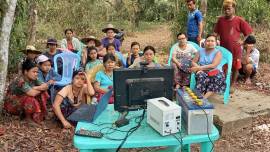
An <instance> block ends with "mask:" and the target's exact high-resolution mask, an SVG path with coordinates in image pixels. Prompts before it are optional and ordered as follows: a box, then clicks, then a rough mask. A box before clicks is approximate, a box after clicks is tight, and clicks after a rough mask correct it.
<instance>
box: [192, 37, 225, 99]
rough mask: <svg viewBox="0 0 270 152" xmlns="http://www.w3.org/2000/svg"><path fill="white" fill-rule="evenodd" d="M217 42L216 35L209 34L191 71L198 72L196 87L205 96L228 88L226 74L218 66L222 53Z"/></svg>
mask: <svg viewBox="0 0 270 152" xmlns="http://www.w3.org/2000/svg"><path fill="white" fill-rule="evenodd" d="M216 43H217V39H216V37H215V35H208V36H207V37H206V41H205V48H203V49H201V50H199V52H198V53H197V54H196V55H195V57H194V59H193V61H192V64H193V67H192V68H191V71H192V72H195V73H196V80H197V85H196V89H197V90H198V91H200V92H201V93H202V94H203V95H204V98H208V97H210V96H211V95H212V94H213V93H222V92H224V91H225V88H226V84H225V75H224V73H223V71H222V67H219V66H218V65H219V64H220V62H221V59H222V54H221V52H220V51H219V50H217V49H215V47H216Z"/></svg>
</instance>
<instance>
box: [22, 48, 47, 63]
mask: <svg viewBox="0 0 270 152" xmlns="http://www.w3.org/2000/svg"><path fill="white" fill-rule="evenodd" d="M21 52H23V53H24V54H25V55H26V57H25V59H30V60H32V61H35V59H36V58H37V56H38V55H40V54H41V53H42V52H41V51H40V50H37V49H36V48H35V47H34V46H33V45H27V46H26V48H25V49H24V50H22V51H21Z"/></svg>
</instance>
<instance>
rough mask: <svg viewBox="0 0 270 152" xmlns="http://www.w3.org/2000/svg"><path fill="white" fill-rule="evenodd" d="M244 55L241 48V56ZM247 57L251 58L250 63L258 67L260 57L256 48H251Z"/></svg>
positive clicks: (244, 52) (244, 51)
mask: <svg viewBox="0 0 270 152" xmlns="http://www.w3.org/2000/svg"><path fill="white" fill-rule="evenodd" d="M245 56H246V50H243V57H245ZM249 59H250V60H251V62H252V64H253V65H254V66H255V67H256V69H258V67H259V59H260V52H259V50H258V49H256V48H253V49H252V51H251V52H250V55H249Z"/></svg>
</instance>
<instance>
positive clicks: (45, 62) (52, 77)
mask: <svg viewBox="0 0 270 152" xmlns="http://www.w3.org/2000/svg"><path fill="white" fill-rule="evenodd" d="M36 62H37V64H38V66H39V70H38V80H39V81H41V82H43V83H47V84H48V87H49V90H50V91H49V93H50V96H51V102H52V101H53V100H54V96H55V93H56V90H58V89H57V88H55V87H54V84H55V82H56V81H60V80H61V75H59V74H58V73H57V72H55V71H54V70H53V69H52V66H51V65H52V64H51V60H50V59H49V58H48V57H47V56H46V55H40V56H38V57H37V59H36Z"/></svg>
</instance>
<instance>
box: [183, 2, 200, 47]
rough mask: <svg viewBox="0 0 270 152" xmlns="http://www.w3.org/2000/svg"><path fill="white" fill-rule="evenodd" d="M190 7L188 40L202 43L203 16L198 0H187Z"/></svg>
mask: <svg viewBox="0 0 270 152" xmlns="http://www.w3.org/2000/svg"><path fill="white" fill-rule="evenodd" d="M186 3H187V7H188V10H189V12H188V21H187V37H188V41H192V42H195V43H197V44H199V43H200V41H201V39H202V31H203V24H202V20H203V16H202V13H201V12H200V11H199V10H198V9H197V8H196V0H187V1H186Z"/></svg>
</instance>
